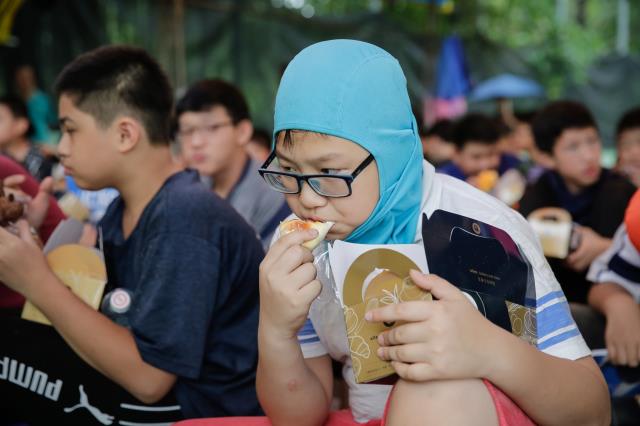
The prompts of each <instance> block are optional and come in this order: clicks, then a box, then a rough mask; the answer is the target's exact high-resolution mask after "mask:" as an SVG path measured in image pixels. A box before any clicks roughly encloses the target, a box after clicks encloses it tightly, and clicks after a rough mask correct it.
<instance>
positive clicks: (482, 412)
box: [386, 379, 498, 426]
mask: <svg viewBox="0 0 640 426" xmlns="http://www.w3.org/2000/svg"><path fill="white" fill-rule="evenodd" d="M390 398H391V400H390V402H389V408H388V413H387V419H386V426H395V425H407V426H413V425H415V426H417V425H421V426H423V425H441V424H447V425H469V424H474V425H487V426H489V425H491V426H495V425H498V418H497V414H496V410H495V406H494V404H493V399H492V398H491V394H490V393H489V391H488V390H487V387H486V386H485V384H484V383H483V382H482V380H480V379H465V380H433V381H428V382H409V381H406V380H402V379H400V380H398V382H397V384H396V386H395V388H394V390H393V393H392V394H391V397H390Z"/></svg>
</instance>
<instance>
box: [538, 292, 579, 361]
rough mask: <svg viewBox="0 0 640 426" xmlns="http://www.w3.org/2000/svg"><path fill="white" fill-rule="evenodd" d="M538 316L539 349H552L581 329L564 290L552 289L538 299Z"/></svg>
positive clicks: (576, 334)
mask: <svg viewBox="0 0 640 426" xmlns="http://www.w3.org/2000/svg"><path fill="white" fill-rule="evenodd" d="M536 317H537V320H538V321H537V322H538V349H539V350H541V351H543V352H552V351H550V349H551V348H552V347H553V346H555V345H557V344H559V343H561V342H564V341H567V340H569V339H571V338H574V337H580V331H578V327H577V326H576V323H575V322H574V320H573V317H572V316H571V311H570V309H569V303H567V299H566V297H565V296H564V293H563V292H562V291H552V292H550V293H547V294H546V295H544V296H542V297H540V298H539V299H537V307H536Z"/></svg>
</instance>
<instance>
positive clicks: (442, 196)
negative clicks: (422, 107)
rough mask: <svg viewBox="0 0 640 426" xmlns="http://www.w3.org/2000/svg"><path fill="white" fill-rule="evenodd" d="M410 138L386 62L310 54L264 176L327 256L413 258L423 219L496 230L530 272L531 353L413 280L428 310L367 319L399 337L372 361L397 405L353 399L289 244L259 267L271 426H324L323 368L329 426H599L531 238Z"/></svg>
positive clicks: (602, 411) (295, 71) (363, 389)
mask: <svg viewBox="0 0 640 426" xmlns="http://www.w3.org/2000/svg"><path fill="white" fill-rule="evenodd" d="M416 128H417V126H416V123H415V119H414V118H413V115H412V113H411V106H410V102H409V97H408V94H407V90H406V80H405V77H404V75H403V73H402V70H401V68H400V66H399V64H398V62H397V61H396V60H395V58H393V57H392V56H391V55H389V54H388V53H387V52H386V51H384V50H382V49H380V48H378V47H376V46H373V45H370V44H367V43H363V42H358V41H351V40H333V41H327V42H322V43H318V44H315V45H313V46H310V47H308V48H306V49H304V50H303V51H302V52H301V53H299V54H298V55H297V56H296V57H295V58H294V59H293V60H292V62H291V63H290V64H289V66H288V68H287V70H286V71H285V73H284V75H283V77H282V81H281V83H280V87H279V89H278V95H277V98H276V109H275V126H274V135H275V142H276V143H275V149H274V152H273V154H272V156H271V157H270V158H269V160H267V162H266V163H265V165H264V166H263V170H268V171H270V173H269V177H268V179H267V180H268V181H269V182H270V184H271V185H272V186H273V188H274V189H276V190H279V191H280V192H285V193H286V198H287V202H288V204H289V206H290V207H291V209H292V211H293V212H294V213H295V215H296V216H298V217H300V218H302V219H307V220H316V221H323V222H325V221H332V222H335V225H334V226H333V227H332V228H331V229H330V231H329V233H328V234H327V237H326V238H327V239H328V240H345V241H349V242H354V243H361V244H403V243H416V242H421V241H422V234H421V232H420V229H421V223H420V218H421V215H422V214H423V213H424V214H426V215H427V217H430V215H431V214H432V213H433V212H434V211H435V210H437V209H441V210H446V211H449V212H452V213H456V214H461V215H466V216H472V217H474V218H476V219H477V220H480V221H482V222H485V223H488V224H490V225H493V226H497V227H499V228H501V229H504V230H505V231H507V232H508V233H509V234H510V235H511V237H512V238H513V239H514V240H515V242H516V243H517V244H518V245H519V246H520V248H521V249H522V251H523V252H524V254H525V256H526V257H527V258H528V259H529V261H530V262H531V264H532V266H533V270H534V277H535V282H536V295H537V300H536V306H537V324H536V325H537V328H538V337H539V340H538V344H537V348H534V347H532V346H530V345H528V344H526V343H524V342H523V341H521V340H520V339H518V338H517V337H515V336H514V335H512V334H510V333H508V332H506V331H504V330H502V329H501V328H499V327H497V326H495V325H493V324H492V323H491V322H489V321H488V320H487V319H485V318H484V317H483V316H482V315H481V314H480V313H479V312H478V311H477V310H476V309H474V308H473V306H472V305H471V304H470V303H468V302H467V301H466V300H467V299H466V298H465V297H464V295H463V294H462V293H461V292H460V291H459V290H458V289H457V288H456V287H454V286H453V285H452V284H450V283H448V282H446V281H445V280H443V279H440V278H438V277H436V276H433V275H422V274H419V273H416V272H413V273H412V278H413V279H414V281H415V282H416V283H417V284H418V285H420V286H421V287H422V288H424V289H425V290H428V291H430V292H432V294H433V295H434V296H435V297H436V298H437V300H435V301H429V302H405V303H400V304H397V305H389V306H386V307H383V308H379V309H377V310H373V311H370V312H369V313H368V314H367V319H368V320H369V321H406V324H405V325H401V326H398V327H396V328H394V329H392V331H390V332H386V333H383V334H382V335H381V336H379V342H380V343H381V349H380V351H379V352H378V356H380V357H381V358H383V359H386V360H390V361H391V362H392V365H393V367H394V368H395V370H396V372H397V373H398V375H399V376H400V379H399V381H398V382H397V384H396V386H395V388H394V390H393V394H392V396H391V397H390V392H391V387H390V386H384V385H367V384H357V383H355V380H354V376H353V371H352V366H351V360H350V358H349V348H348V343H347V338H346V335H345V326H344V320H343V317H342V310H341V307H340V305H339V302H338V301H337V300H336V301H335V303H325V304H324V305H323V307H322V309H314V305H316V304H317V302H318V299H317V296H318V295H319V294H320V292H321V290H322V288H323V286H324V287H325V288H326V287H327V286H331V283H327V282H321V281H319V280H318V275H317V274H316V269H315V266H314V264H313V259H314V258H313V254H312V253H311V251H309V250H308V249H306V248H304V247H303V246H302V245H301V244H302V243H303V242H304V241H306V240H310V239H312V238H314V237H315V236H316V233H315V231H297V232H293V233H290V234H287V235H285V236H283V237H282V238H280V239H279V240H277V241H276V242H275V243H274V244H273V245H272V246H271V248H270V250H269V252H268V253H267V255H266V257H265V259H264V261H263V262H262V264H261V266H260V299H261V300H260V325H259V330H258V345H259V363H258V372H257V390H258V395H259V398H260V402H261V404H262V407H263V408H264V410H265V412H266V413H267V415H268V417H269V419H270V420H271V421H272V422H273V424H276V425H279V424H296V425H318V424H323V423H324V422H326V421H327V419H328V418H329V417H328V416H329V411H330V409H329V407H330V404H331V400H332V381H333V378H332V370H331V358H333V359H335V360H337V361H340V362H342V363H343V364H344V367H343V376H344V379H345V381H346V382H347V384H348V385H349V405H350V412H349V413H348V416H347V417H348V418H347V423H341V424H349V423H352V424H356V423H367V422H369V423H368V424H371V425H377V424H380V420H378V419H381V418H382V417H383V414H384V417H385V418H386V419H385V420H384V421H383V422H386V424H394V425H395V424H398V425H405V426H406V425H424V424H436V425H440V424H448V425H451V424H475V425H479V424H487V425H497V424H500V425H505V424H507V423H509V424H516V423H517V424H531V423H532V422H536V423H540V424H561V425H569V424H580V425H584V424H607V423H608V420H609V405H608V396H607V388H606V385H605V382H604V380H603V378H602V376H601V374H600V371H599V370H598V367H597V366H596V364H595V363H594V362H593V360H592V359H591V358H590V356H589V355H590V352H589V349H588V348H587V346H586V345H585V343H584V340H583V339H582V337H581V335H580V333H579V332H578V330H577V328H576V326H575V323H574V321H573V319H572V318H571V316H570V314H569V309H568V305H567V302H566V299H565V298H564V297H563V294H562V291H561V290H560V287H559V285H558V283H557V281H556V280H555V278H554V277H553V274H552V272H551V270H550V269H549V266H548V264H547V262H546V261H545V258H544V256H543V254H542V252H541V250H540V246H539V244H538V242H537V240H536V237H535V236H534V234H533V232H532V231H531V229H530V228H529V227H528V225H527V224H526V222H525V221H524V219H523V218H522V217H521V216H520V215H518V214H517V213H516V212H514V211H512V210H511V209H509V208H507V207H506V206H505V205H503V204H501V203H500V202H499V201H497V200H495V199H494V198H493V197H491V196H489V195H486V194H484V193H481V192H480V191H478V190H476V189H474V188H472V187H471V186H469V185H467V184H466V183H464V182H462V181H458V180H456V179H453V178H450V177H447V176H443V175H438V174H436V173H435V172H434V169H433V166H431V165H430V164H429V163H427V162H425V161H423V160H422V155H421V149H420V139H419V136H418V134H417V131H416ZM263 173H264V172H263ZM265 174H266V173H265ZM287 176H288V177H289V179H288V180H286V181H285V180H283V179H287V178H286V177H287ZM292 177H293V179H291V178H292ZM285 183H286V184H285ZM291 183H293V185H290V184H291ZM578 394H579V395H580V398H576V397H575V396H576V395H578ZM507 395H508V397H507ZM385 405H386V407H387V408H386V409H385ZM330 419H331V420H336V417H335V416H332V417H331V418H330Z"/></svg>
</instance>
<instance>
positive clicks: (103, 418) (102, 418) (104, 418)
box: [64, 385, 113, 425]
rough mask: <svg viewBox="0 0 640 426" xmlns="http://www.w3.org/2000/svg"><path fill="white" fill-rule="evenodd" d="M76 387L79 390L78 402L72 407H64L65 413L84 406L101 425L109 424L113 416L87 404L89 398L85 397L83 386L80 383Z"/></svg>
mask: <svg viewBox="0 0 640 426" xmlns="http://www.w3.org/2000/svg"><path fill="white" fill-rule="evenodd" d="M78 389H79V390H80V403H78V404H76V405H74V406H73V407H69V408H65V409H64V412H65V413H70V412H72V411H74V410H76V409H78V408H86V409H87V410H88V411H89V412H90V413H91V414H92V415H93V417H95V418H96V420H98V421H99V422H100V423H102V424H103V425H110V424H111V423H113V416H111V415H109V414H106V413H103V412H102V411H100V410H98V409H97V408H96V407H94V406H92V405H91V404H89V398H87V394H86V393H84V387H83V386H82V385H80V386H79V387H78Z"/></svg>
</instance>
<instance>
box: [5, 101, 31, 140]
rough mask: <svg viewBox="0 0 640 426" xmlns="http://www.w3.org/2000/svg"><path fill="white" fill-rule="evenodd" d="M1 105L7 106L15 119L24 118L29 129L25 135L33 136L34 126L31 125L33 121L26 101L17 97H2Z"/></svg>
mask: <svg viewBox="0 0 640 426" xmlns="http://www.w3.org/2000/svg"><path fill="white" fill-rule="evenodd" d="M0 105H4V106H6V107H7V108H8V109H9V111H11V115H13V117H14V118H23V119H25V120H27V123H29V127H28V129H27V131H26V133H25V135H26V136H27V137H28V136H31V134H32V133H33V126H32V125H31V119H30V118H29V110H28V109H27V105H26V104H25V103H24V101H23V100H22V99H20V98H19V97H18V96H16V95H2V96H0Z"/></svg>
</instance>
